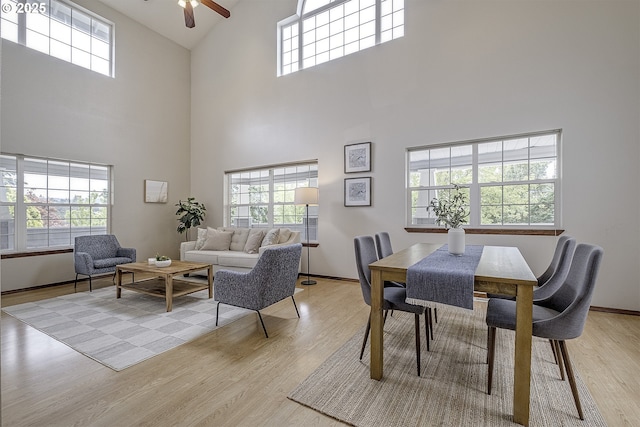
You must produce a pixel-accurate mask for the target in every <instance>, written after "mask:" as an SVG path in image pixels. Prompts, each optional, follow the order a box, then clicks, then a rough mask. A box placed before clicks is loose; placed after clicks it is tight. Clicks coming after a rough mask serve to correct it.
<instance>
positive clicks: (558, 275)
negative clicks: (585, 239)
mask: <svg viewBox="0 0 640 427" xmlns="http://www.w3.org/2000/svg"><path fill="white" fill-rule="evenodd" d="M575 249H576V239H574V238H573V237H571V236H560V238H559V239H558V242H557V243H556V248H555V250H554V251H553V257H552V258H551V262H550V263H549V266H548V267H547V269H546V270H545V271H544V273H542V274H541V275H540V276H538V278H537V280H538V287H537V288H535V289H534V290H533V300H534V301H535V300H538V299H543V298H548V297H549V296H551V295H552V294H553V293H554V292H555V291H556V290H558V288H559V287H560V285H562V283H564V279H565V278H566V277H567V274H568V273H569V268H570V267H571V259H572V258H573V252H574V251H575ZM487 297H488V298H503V299H510V300H515V297H513V296H509V295H502V294H491V293H490V294H487Z"/></svg>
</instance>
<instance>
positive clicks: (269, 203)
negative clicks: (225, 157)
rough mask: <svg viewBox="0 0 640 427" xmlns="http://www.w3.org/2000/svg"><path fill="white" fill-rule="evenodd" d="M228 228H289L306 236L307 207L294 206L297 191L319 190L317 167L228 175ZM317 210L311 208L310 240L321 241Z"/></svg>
mask: <svg viewBox="0 0 640 427" xmlns="http://www.w3.org/2000/svg"><path fill="white" fill-rule="evenodd" d="M225 180H226V192H225V193H226V194H225V199H226V200H225V205H226V210H225V221H224V223H225V225H227V226H235V227H253V228H274V227H282V228H290V229H292V230H296V231H300V235H301V239H302V240H303V241H306V240H307V236H306V225H307V223H306V221H307V216H306V207H305V206H297V205H294V204H293V197H294V192H295V189H296V188H297V187H317V186H318V163H317V162H307V163H300V164H288V165H277V166H270V167H264V168H259V169H251V170H242V171H233V172H226V173H225ZM317 232H318V206H309V240H310V241H317V240H318V237H317V236H318V234H317Z"/></svg>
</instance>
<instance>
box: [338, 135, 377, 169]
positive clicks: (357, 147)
mask: <svg viewBox="0 0 640 427" xmlns="http://www.w3.org/2000/svg"><path fill="white" fill-rule="evenodd" d="M369 171H371V143H370V142H361V143H358V144H349V145H345V146H344V173H354V172H369Z"/></svg>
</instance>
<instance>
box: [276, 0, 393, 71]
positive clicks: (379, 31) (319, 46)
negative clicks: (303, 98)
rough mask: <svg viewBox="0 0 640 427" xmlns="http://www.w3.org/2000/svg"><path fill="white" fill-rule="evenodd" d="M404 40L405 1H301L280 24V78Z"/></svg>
mask: <svg viewBox="0 0 640 427" xmlns="http://www.w3.org/2000/svg"><path fill="white" fill-rule="evenodd" d="M402 36H404V0H299V3H298V13H297V14H296V15H294V16H292V17H290V18H287V19H285V20H284V21H281V22H279V23H278V75H285V74H289V73H293V72H295V71H298V70H300V69H304V68H309V67H313V66H314V65H318V64H321V63H323V62H327V61H331V60H333V59H337V58H340V57H342V56H345V55H349V54H351V53H354V52H358V51H360V50H363V49H367V48H369V47H372V46H375V45H377V44H380V43H384V42H387V41H389V40H393V39H396V38H399V37H402Z"/></svg>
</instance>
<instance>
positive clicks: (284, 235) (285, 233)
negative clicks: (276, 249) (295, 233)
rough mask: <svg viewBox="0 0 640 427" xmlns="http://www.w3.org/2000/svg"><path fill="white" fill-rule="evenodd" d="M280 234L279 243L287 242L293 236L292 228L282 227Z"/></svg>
mask: <svg viewBox="0 0 640 427" xmlns="http://www.w3.org/2000/svg"><path fill="white" fill-rule="evenodd" d="M279 236H280V237H278V243H286V242H288V241H289V239H290V238H291V230H289V229H288V228H281V229H280V234H279Z"/></svg>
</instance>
